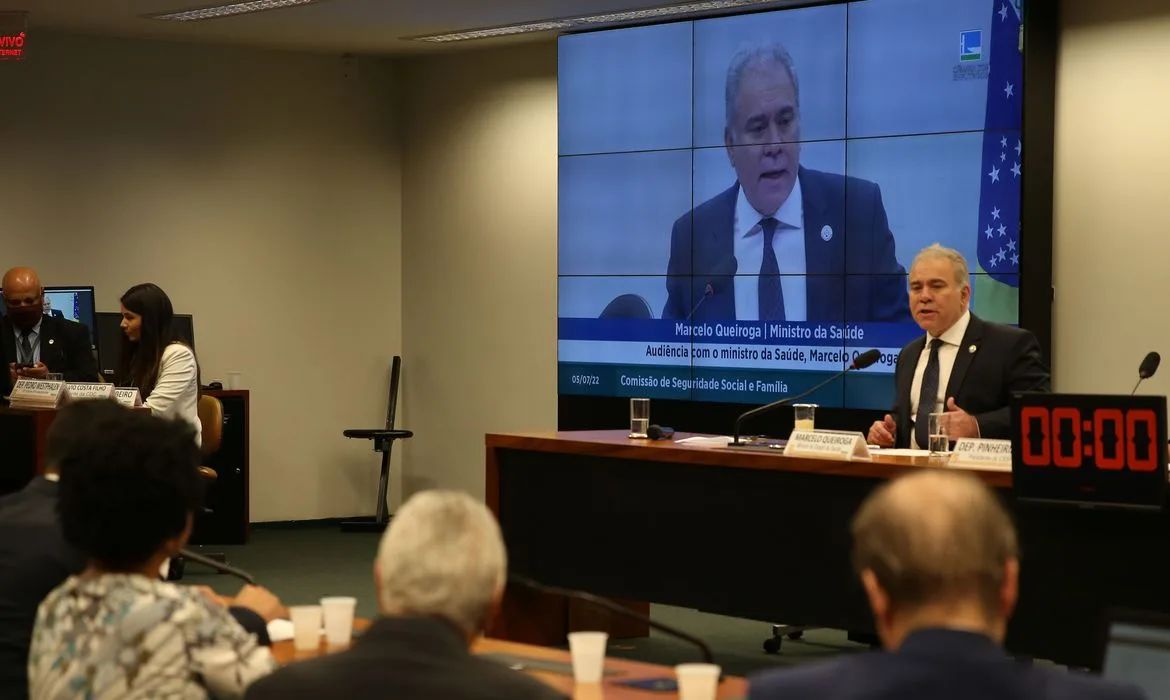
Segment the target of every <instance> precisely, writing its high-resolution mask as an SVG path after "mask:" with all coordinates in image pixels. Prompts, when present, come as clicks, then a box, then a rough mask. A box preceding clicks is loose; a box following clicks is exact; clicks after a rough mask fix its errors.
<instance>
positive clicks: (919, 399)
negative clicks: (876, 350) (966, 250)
mask: <svg viewBox="0 0 1170 700" xmlns="http://www.w3.org/2000/svg"><path fill="white" fill-rule="evenodd" d="M970 301H971V284H970V282H969V275H968V272H967V261H966V260H964V259H963V256H962V255H961V254H960V253H959V252H958V251H955V250H951V249H949V248H944V247H942V246H940V245H938V244H935V245H932V246H930V247H928V248H925V249H923V250H922V251H921V252H920V253H919V254H918V255H917V257H915V258H914V263H913V264H912V265H911V266H910V310H911V312H912V313H913V315H914V320H915V321H916V322H917V323H918V325H919V327H920V328H922V330H924V331H926V335H925V336H923V337H922V338H918V339H917V340H914V341H912V342H911V343H910V344H909V345H907V346H906V347H904V348H902V352H901V353H900V354H899V355H898V362H897V364H896V366H895V368H894V383H895V385H896V387H897V395H896V397H895V400H894V408H893V410H892V411H891V412H890V414H888V415H887V416H886V417H885V419H884V420H880V421H877V422H875V423H874V424H873V426H872V427H871V428H870V430H869V443H870V444H872V445H880V446H882V447H894V446H897V447H918V448H920V449H926V448H927V441H928V436H927V433H928V432H929V424H928V422H929V415H930V414H931V413H943V412H945V414H946V415H945V416H944V424H945V429H946V431H947V436H948V437H949V438H950V439H951V440H952V441H953V440H957V439H959V438H963V437H984V438H996V439H1007V438H1009V437H1010V435H1009V433H1010V430H1011V418H1010V416H1009V414H1008V402H1009V400H1010V399H1011V395H1012V393H1014V392H1020V391H1048V390H1049V375H1048V368H1047V367H1046V366H1045V365H1044V360H1043V358H1042V357H1041V355H1040V343H1038V342H1037V341H1036V336H1034V335H1032V333H1031V332H1030V331H1026V330H1024V329H1022V328H1015V327H1013V326H1005V325H1000V324H998V323H988V322H986V321H983V320H981V319H980V318H979V317H978V316H976V315H974V314H972V313H971V312H970V311H969V310H968V305H969V304H970Z"/></svg>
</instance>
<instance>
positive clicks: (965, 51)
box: [959, 29, 983, 61]
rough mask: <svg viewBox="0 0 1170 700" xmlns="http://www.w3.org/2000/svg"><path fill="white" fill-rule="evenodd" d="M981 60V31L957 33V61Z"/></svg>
mask: <svg viewBox="0 0 1170 700" xmlns="http://www.w3.org/2000/svg"><path fill="white" fill-rule="evenodd" d="M982 58H983V30H982V29H971V30H969V31H965V32H959V60H960V61H978V60H980V59H982Z"/></svg>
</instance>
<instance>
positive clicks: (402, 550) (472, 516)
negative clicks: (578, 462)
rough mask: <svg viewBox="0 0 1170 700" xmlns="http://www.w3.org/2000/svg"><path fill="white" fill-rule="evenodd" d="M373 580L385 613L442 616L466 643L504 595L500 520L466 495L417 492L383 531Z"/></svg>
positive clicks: (494, 610) (502, 545)
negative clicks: (464, 638)
mask: <svg viewBox="0 0 1170 700" xmlns="http://www.w3.org/2000/svg"><path fill="white" fill-rule="evenodd" d="M374 577H375V584H376V586H377V589H378V602H379V604H380V607H381V610H382V613H383V614H385V615H389V616H428V617H439V618H443V619H445V620H447V621H449V622H451V623H453V624H454V625H456V626H457V627H458V628H459V629H460V630H461V631H463V632H464V633H465V634H466V635H467V637H468V639H469V640H470V639H472V638H473V637H475V636H476V635H477V634H478V633H480V632H481V631H483V630H484V629H485V628H486V627H487V624H488V622H489V621H490V619H491V617H492V616H493V615H494V614H495V612H496V610H497V609H498V607H499V604H500V600H501V598H502V596H503V592H504V584H505V582H506V577H507V554H506V552H505V550H504V540H503V537H502V536H501V535H500V528H499V525H497V524H496V519H495V517H494V516H493V515H492V514H491V512H490V511H489V510H488V509H487V507H485V506H484V505H483V504H482V503H480V502H479V501H476V500H475V499H473V498H472V497H471V496H468V495H467V494H464V493H458V492H454V491H424V492H422V493H419V494H416V495H415V496H414V497H412V498H411V499H410V500H408V501H407V502H406V504H405V505H403V506H402V507H401V508H399V509H398V512H397V513H396V514H395V515H394V519H393V520H392V521H391V523H390V527H389V528H388V529H387V530H386V534H385V535H383V536H382V543H381V545H380V547H379V548H378V559H377V561H376V562H375V563H374Z"/></svg>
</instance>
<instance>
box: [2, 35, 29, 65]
mask: <svg viewBox="0 0 1170 700" xmlns="http://www.w3.org/2000/svg"><path fill="white" fill-rule="evenodd" d="M24 38H25V33H24V32H21V33H19V34H8V35H3V36H0V60H5V59H7V60H12V59H16V60H20V59H22V58H23V57H24Z"/></svg>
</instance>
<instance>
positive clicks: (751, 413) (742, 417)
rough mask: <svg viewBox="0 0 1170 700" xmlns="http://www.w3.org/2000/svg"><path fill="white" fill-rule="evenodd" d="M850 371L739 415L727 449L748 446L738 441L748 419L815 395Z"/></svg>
mask: <svg viewBox="0 0 1170 700" xmlns="http://www.w3.org/2000/svg"><path fill="white" fill-rule="evenodd" d="M851 369H853V367H852V366H850V367H849V368H847V369H845V370H844V371H842V372H839V373H837V374H834V375H833V376H831V377H829V378H828V379H826V380H825V381H823V382H821V383H820V384H817V385H816V386H814V387H813V388H811V389H809V390H808V391H805V392H801V393H799V394H797V395H796V396H787V397H785V398H783V399H780V400H779V401H773V402H772V403H769V404H764V405H763V406H759V407H758V408H753V409H752V410H750V411H747V412H745V413H741V414H740V415H739V417H738V418H736V419H735V426H734V427H733V428H732V431H731V437H732V440H731V443H730V444H729V445H728V447H735V446H740V447H744V446H746V445H747V444H748V443H746V442H740V441H739V432H740V431H739V429H740V426H741V425H742V424H743V422H744V421H745V420H747V419H748V418H754V417H756V416H758V415H760V414H763V413H767V412H768V411H771V410H772V409H774V408H779V407H780V406H783V405H785V404H787V403H791V402H793V401H798V400H800V399H803V398H804V397H806V396H809V395H810V394H815V393H816V392H817V391H819V390H821V389H823V388H824V387H826V386H828V385H829V384H831V383H833V382H835V381H837V380H838V379H840V378H841V377H844V376H845V374H846V373H847V372H849V370H851Z"/></svg>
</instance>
